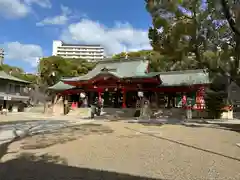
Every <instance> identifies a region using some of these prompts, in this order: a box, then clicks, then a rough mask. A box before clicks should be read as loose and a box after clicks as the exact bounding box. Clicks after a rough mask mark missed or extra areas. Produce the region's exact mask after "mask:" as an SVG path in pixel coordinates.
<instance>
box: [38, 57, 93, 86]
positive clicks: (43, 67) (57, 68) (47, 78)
mask: <svg viewBox="0 0 240 180" xmlns="http://www.w3.org/2000/svg"><path fill="white" fill-rule="evenodd" d="M94 67H95V63H90V62H87V61H86V60H84V59H65V58H62V57H58V56H50V57H47V58H43V59H41V61H40V65H39V73H40V76H41V82H42V83H45V84H46V85H50V86H51V85H53V84H55V83H56V82H58V81H59V80H60V79H61V78H62V77H74V76H81V75H84V74H86V73H87V72H88V71H89V70H92V69H93V68H94Z"/></svg>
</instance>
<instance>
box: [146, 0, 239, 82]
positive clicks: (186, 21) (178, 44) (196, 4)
mask: <svg viewBox="0 0 240 180" xmlns="http://www.w3.org/2000/svg"><path fill="white" fill-rule="evenodd" d="M233 7H235V8H234V9H233ZM236 7H237V8H236ZM146 8H147V10H148V12H149V13H150V14H151V16H152V19H153V27H151V28H150V29H149V38H150V40H151V44H152V46H153V48H154V50H156V51H158V52H161V54H164V55H167V56H169V57H171V60H172V61H175V62H179V61H185V60H186V59H188V57H189V55H193V56H194V59H195V63H194V64H195V65H194V66H195V67H196V68H207V69H209V70H210V72H220V73H222V74H223V75H225V76H226V75H227V76H230V78H231V80H234V81H236V80H237V78H238V77H239V72H238V69H239V50H240V49H239V42H238V41H239V40H238V39H239V33H238V32H239V30H238V29H237V23H238V22H240V21H239V20H240V19H239V18H240V16H239V6H236V3H234V1H233V0H229V1H226V0H217V1H202V0H188V1H186V0H171V1H168V0H146ZM219 12H220V13H219ZM229 27H230V28H229ZM206 52H208V54H209V53H212V54H215V55H214V56H215V59H211V61H209V58H208V56H206ZM212 57H213V56H212ZM213 61H215V62H213ZM214 65H217V66H215V67H214ZM219 69H220V71H219Z"/></svg>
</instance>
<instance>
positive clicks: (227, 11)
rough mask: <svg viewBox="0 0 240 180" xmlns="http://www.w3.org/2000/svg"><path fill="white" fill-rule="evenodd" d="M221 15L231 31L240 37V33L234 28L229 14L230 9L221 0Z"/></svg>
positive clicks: (234, 25)
mask: <svg viewBox="0 0 240 180" xmlns="http://www.w3.org/2000/svg"><path fill="white" fill-rule="evenodd" d="M221 4H222V8H223V13H224V15H225V17H226V19H227V21H228V24H229V26H230V27H231V29H232V31H233V32H234V33H235V34H236V35H237V36H240V31H239V30H238V29H237V28H236V23H235V21H234V19H233V17H232V15H231V13H230V7H229V5H228V3H227V1H226V0H221Z"/></svg>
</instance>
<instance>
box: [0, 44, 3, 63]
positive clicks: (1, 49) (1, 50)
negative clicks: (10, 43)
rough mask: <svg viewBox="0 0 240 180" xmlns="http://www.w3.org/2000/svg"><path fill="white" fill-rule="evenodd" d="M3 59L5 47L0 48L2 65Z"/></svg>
mask: <svg viewBox="0 0 240 180" xmlns="http://www.w3.org/2000/svg"><path fill="white" fill-rule="evenodd" d="M3 60H4V49H3V48H0V65H2V64H3Z"/></svg>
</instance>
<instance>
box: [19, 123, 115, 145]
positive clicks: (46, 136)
mask: <svg viewBox="0 0 240 180" xmlns="http://www.w3.org/2000/svg"><path fill="white" fill-rule="evenodd" d="M112 132H113V130H112V129H110V128H109V127H108V126H104V125H101V124H90V123H89V124H81V125H74V126H69V127H65V128H61V129H57V130H55V131H50V132H44V133H40V134H36V135H33V136H31V137H26V138H25V139H24V140H23V141H22V143H21V148H22V149H25V150H27V149H42V148H47V147H50V146H53V145H56V144H64V143H66V142H69V141H73V140H76V139H78V138H81V137H83V136H86V135H93V134H98V135H103V134H108V133H112Z"/></svg>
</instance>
